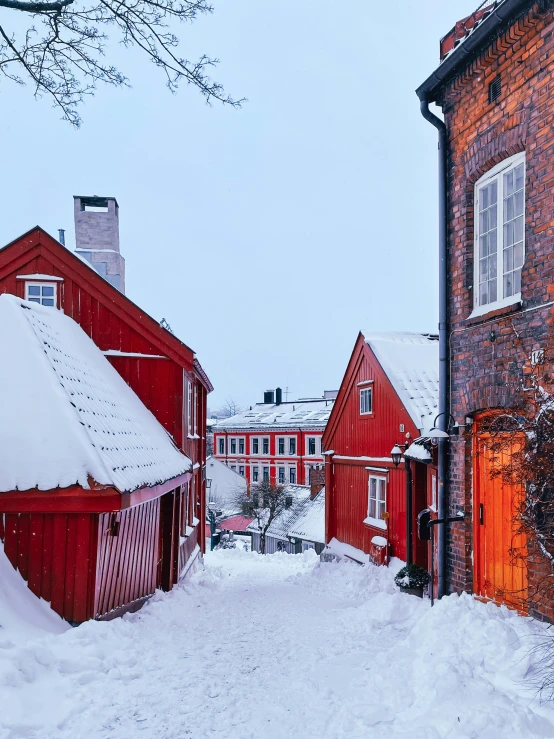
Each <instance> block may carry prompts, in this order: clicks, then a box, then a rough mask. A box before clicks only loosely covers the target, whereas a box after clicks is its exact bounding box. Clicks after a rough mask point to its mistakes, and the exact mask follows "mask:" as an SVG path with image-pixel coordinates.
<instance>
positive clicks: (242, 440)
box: [239, 439, 244, 455]
mask: <svg viewBox="0 0 554 739" xmlns="http://www.w3.org/2000/svg"><path fill="white" fill-rule="evenodd" d="M239 454H240V455H243V454H244V439H239Z"/></svg>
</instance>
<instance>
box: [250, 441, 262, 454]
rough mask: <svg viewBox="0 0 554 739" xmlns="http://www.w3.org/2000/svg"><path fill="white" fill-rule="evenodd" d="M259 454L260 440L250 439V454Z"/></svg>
mask: <svg viewBox="0 0 554 739" xmlns="http://www.w3.org/2000/svg"><path fill="white" fill-rule="evenodd" d="M259 453H260V440H259V439H250V454H259Z"/></svg>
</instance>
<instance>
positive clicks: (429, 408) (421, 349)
mask: <svg viewBox="0 0 554 739" xmlns="http://www.w3.org/2000/svg"><path fill="white" fill-rule="evenodd" d="M362 333H363V336H364V338H365V340H366V342H367V343H368V344H369V346H370V347H371V349H372V351H373V353H374V354H375V356H376V357H377V360H378V361H379V364H380V365H381V367H382V368H383V371H384V372H385V374H386V375H387V377H388V378H389V380H390V382H391V384H392V386H393V387H394V389H395V390H396V392H397V394H398V397H399V398H400V400H401V401H402V404H403V405H404V407H405V408H406V410H407V411H408V413H409V414H410V418H411V419H412V421H413V422H414V424H415V425H416V427H417V428H418V429H419V430H420V431H423V430H424V429H429V428H431V427H432V425H433V421H434V419H435V417H436V415H437V413H438V402H439V342H438V337H437V336H436V335H434V334H416V333H408V332H401V331H398V332H390V333H372V332H368V333H366V332H365V331H363V332H362Z"/></svg>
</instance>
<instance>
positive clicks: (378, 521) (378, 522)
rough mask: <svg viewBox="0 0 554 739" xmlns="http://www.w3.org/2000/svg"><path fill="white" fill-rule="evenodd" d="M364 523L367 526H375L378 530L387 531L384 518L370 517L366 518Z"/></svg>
mask: <svg viewBox="0 0 554 739" xmlns="http://www.w3.org/2000/svg"><path fill="white" fill-rule="evenodd" d="M364 523H365V524H366V526H373V527H375V528H376V529H383V530H384V531H386V529H387V522H386V521H383V519H382V518H371V516H368V517H367V518H364Z"/></svg>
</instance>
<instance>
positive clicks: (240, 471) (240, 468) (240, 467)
mask: <svg viewBox="0 0 554 739" xmlns="http://www.w3.org/2000/svg"><path fill="white" fill-rule="evenodd" d="M239 475H242V476H243V477H244V467H243V466H242V465H239Z"/></svg>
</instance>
